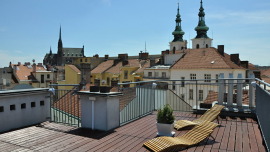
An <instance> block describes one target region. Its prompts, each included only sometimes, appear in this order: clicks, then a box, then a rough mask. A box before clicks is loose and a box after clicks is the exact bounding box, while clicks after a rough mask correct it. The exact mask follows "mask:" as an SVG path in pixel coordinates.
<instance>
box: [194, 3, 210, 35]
mask: <svg viewBox="0 0 270 152" xmlns="http://www.w3.org/2000/svg"><path fill="white" fill-rule="evenodd" d="M199 10H200V12H199V14H198V16H199V23H198V26H197V27H196V28H195V31H197V36H196V38H208V36H207V31H208V30H209V27H207V26H206V24H205V17H204V16H205V13H204V8H203V2H202V0H201V7H200V9H199Z"/></svg>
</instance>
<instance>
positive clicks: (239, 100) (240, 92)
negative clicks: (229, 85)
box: [237, 73, 243, 107]
mask: <svg viewBox="0 0 270 152" xmlns="http://www.w3.org/2000/svg"><path fill="white" fill-rule="evenodd" d="M237 78H238V79H239V80H237V106H238V107H242V98H243V80H240V79H242V78H243V77H242V74H240V73H239V74H238V76H237Z"/></svg>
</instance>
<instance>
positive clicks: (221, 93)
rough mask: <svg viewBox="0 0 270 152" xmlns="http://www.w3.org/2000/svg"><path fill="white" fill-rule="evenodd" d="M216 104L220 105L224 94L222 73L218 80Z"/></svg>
mask: <svg viewBox="0 0 270 152" xmlns="http://www.w3.org/2000/svg"><path fill="white" fill-rule="evenodd" d="M218 85H219V88H218V104H220V105H222V104H223V100H224V93H225V80H224V73H220V75H219V78H218Z"/></svg>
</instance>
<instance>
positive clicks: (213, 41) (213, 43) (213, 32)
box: [211, 30, 214, 46]
mask: <svg viewBox="0 0 270 152" xmlns="http://www.w3.org/2000/svg"><path fill="white" fill-rule="evenodd" d="M211 31H212V46H214V43H213V42H214V34H213V33H214V32H213V30H211Z"/></svg>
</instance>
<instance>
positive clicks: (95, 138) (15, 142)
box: [0, 112, 266, 152]
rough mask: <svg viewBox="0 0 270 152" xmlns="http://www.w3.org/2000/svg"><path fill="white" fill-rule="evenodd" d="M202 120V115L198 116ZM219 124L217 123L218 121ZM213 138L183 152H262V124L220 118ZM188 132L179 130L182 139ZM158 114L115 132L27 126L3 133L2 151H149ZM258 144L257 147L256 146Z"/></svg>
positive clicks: (186, 115) (190, 117) (185, 116)
mask: <svg viewBox="0 0 270 152" xmlns="http://www.w3.org/2000/svg"><path fill="white" fill-rule="evenodd" d="M175 115H176V119H177V120H183V119H186V120H194V119H196V117H195V114H192V113H181V112H175ZM198 117H200V116H198ZM215 122H216V120H215ZM220 123H221V125H222V126H221V127H217V128H215V130H214V132H213V133H212V136H213V137H214V138H215V142H213V140H212V138H210V139H209V140H206V142H203V143H200V144H198V145H195V146H193V147H189V148H188V149H185V150H182V151H186V152H187V151H188V152H191V151H193V152H195V151H196V152H210V151H211V152H214V151H243V152H245V151H262V152H265V151H266V150H265V148H264V146H263V145H262V137H261V134H260V130H259V128H258V124H257V122H256V121H254V120H252V119H246V120H242V119H239V118H236V119H234V118H229V117H226V118H224V119H220ZM187 131H188V130H180V131H175V132H176V134H175V136H180V135H183V134H184V133H186V132H187ZM156 133H157V129H156V114H155V113H153V114H150V115H148V116H146V117H143V118H140V119H138V120H136V121H134V122H132V123H129V124H126V125H124V126H122V127H119V128H117V129H115V130H114V131H111V132H100V131H92V130H80V129H78V128H76V127H70V126H64V125H62V124H56V123H47V124H45V125H44V126H41V127H37V126H32V127H27V128H23V129H20V130H15V131H10V132H6V133H3V134H0V151H1V152H5V151H12V150H13V151H54V152H58V151H63V152H68V151H72V152H73V151H75V152H76V151H77V152H83V151H124V152H126V151H142V152H144V151H148V150H147V149H146V148H145V147H143V146H142V145H143V143H144V142H145V141H147V140H150V139H153V138H155V137H156ZM252 144H255V145H252Z"/></svg>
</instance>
